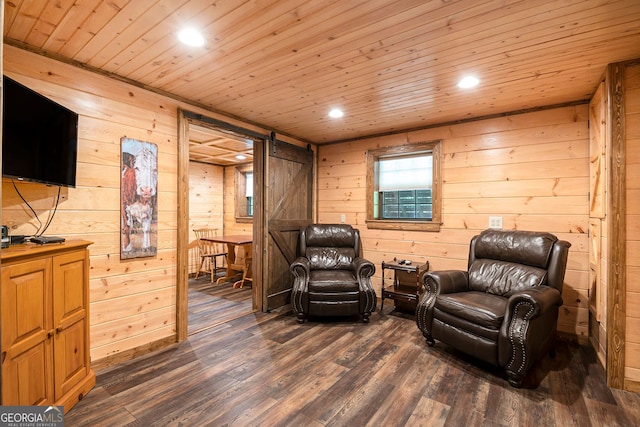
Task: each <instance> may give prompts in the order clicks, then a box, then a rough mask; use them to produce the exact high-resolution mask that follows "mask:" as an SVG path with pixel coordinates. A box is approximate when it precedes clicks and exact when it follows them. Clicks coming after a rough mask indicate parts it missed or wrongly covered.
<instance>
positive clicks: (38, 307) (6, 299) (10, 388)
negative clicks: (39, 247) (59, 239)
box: [0, 259, 53, 405]
mask: <svg viewBox="0 0 640 427" xmlns="http://www.w3.org/2000/svg"><path fill="white" fill-rule="evenodd" d="M50 284H51V260H50V259H40V260H35V261H28V262H23V263H20V264H15V265H10V266H6V267H2V286H1V288H2V291H1V293H0V296H1V300H0V301H1V304H2V404H3V405H52V404H53V399H52V398H53V393H52V389H53V382H52V375H51V371H52V368H53V366H52V358H51V339H50V337H51V336H52V335H53V328H52V324H51V292H50Z"/></svg>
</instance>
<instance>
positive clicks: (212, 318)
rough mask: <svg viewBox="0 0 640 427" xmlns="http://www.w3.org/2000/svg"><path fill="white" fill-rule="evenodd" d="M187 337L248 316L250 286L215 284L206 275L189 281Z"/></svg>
mask: <svg viewBox="0 0 640 427" xmlns="http://www.w3.org/2000/svg"><path fill="white" fill-rule="evenodd" d="M188 298H189V304H188V305H189V325H188V328H187V333H188V334H189V335H191V334H194V333H197V332H199V331H201V330H203V329H206V328H210V327H211V326H215V325H217V324H219V323H221V322H226V321H229V320H232V319H235V318H237V317H240V316H244V315H247V314H249V313H251V287H250V286H245V287H243V288H236V289H234V288H233V283H232V282H226V283H221V284H219V285H216V284H215V283H211V279H210V276H209V275H206V274H205V275H203V276H200V277H198V278H197V279H194V278H190V279H189V295H188Z"/></svg>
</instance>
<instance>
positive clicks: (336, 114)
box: [329, 108, 344, 119]
mask: <svg viewBox="0 0 640 427" xmlns="http://www.w3.org/2000/svg"><path fill="white" fill-rule="evenodd" d="M342 116H344V112H343V111H342V110H341V109H339V108H334V109H332V110H331V111H329V117H331V118H332V119H339V118H340V117H342Z"/></svg>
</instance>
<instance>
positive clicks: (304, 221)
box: [256, 134, 314, 311]
mask: <svg viewBox="0 0 640 427" xmlns="http://www.w3.org/2000/svg"><path fill="white" fill-rule="evenodd" d="M264 149H265V153H263V156H264V157H263V158H264V159H265V161H264V174H263V176H264V183H265V188H264V190H265V191H264V198H263V200H262V203H263V204H264V209H263V215H264V218H262V222H263V224H264V228H263V242H264V255H263V257H262V263H263V265H262V266H261V269H260V271H261V272H262V274H263V278H264V280H263V284H264V291H263V293H262V295H263V303H262V309H263V311H269V310H271V309H274V308H278V307H281V306H283V305H285V304H288V303H289V301H290V296H291V288H292V285H293V276H292V275H291V273H290V272H289V265H291V262H293V261H294V260H295V258H296V256H297V246H298V237H299V234H300V229H301V228H303V227H305V226H306V225H308V224H310V223H311V222H312V221H313V163H314V162H313V151H311V150H310V149H305V148H302V147H298V146H295V145H291V144H287V143H284V142H280V141H277V140H276V139H275V135H273V134H272V135H271V137H270V139H269V140H268V141H266V144H264ZM256 210H257V209H256Z"/></svg>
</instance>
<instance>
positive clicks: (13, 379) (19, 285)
mask: <svg viewBox="0 0 640 427" xmlns="http://www.w3.org/2000/svg"><path fill="white" fill-rule="evenodd" d="M90 244H91V242H87V241H70V242H66V243H63V244H51V245H33V244H23V245H15V246H10V247H9V248H7V249H3V250H2V251H1V264H0V266H1V271H2V273H1V274H2V283H1V292H0V307H1V321H2V325H1V326H2V404H3V405H60V406H64V410H65V412H67V411H68V410H69V409H71V407H73V405H75V404H76V403H77V402H78V401H79V400H80V399H82V398H83V397H84V395H85V394H86V393H87V392H88V391H89V390H91V388H92V387H93V386H94V385H95V382H96V379H95V374H94V372H93V370H92V369H91V364H90V358H89V285H88V284H89V251H88V249H87V247H88V246H89V245H90Z"/></svg>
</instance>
